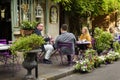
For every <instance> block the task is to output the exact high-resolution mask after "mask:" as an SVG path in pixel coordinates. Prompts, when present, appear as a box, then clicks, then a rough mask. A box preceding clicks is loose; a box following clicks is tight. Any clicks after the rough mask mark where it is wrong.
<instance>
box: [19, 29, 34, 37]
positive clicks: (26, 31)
mask: <svg viewBox="0 0 120 80" xmlns="http://www.w3.org/2000/svg"><path fill="white" fill-rule="evenodd" d="M33 31H34V30H23V29H21V30H20V34H21V35H22V36H26V35H30V34H32V33H33Z"/></svg>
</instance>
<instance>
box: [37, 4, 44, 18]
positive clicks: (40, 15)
mask: <svg viewBox="0 0 120 80" xmlns="http://www.w3.org/2000/svg"><path fill="white" fill-rule="evenodd" d="M42 13H43V9H42V7H41V6H40V5H39V4H38V5H37V7H36V18H41V17H42Z"/></svg>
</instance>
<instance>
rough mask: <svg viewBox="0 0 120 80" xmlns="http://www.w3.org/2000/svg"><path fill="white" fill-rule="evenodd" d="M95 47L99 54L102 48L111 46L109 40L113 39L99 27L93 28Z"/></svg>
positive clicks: (105, 48) (106, 48)
mask: <svg viewBox="0 0 120 80" xmlns="http://www.w3.org/2000/svg"><path fill="white" fill-rule="evenodd" d="M94 38H95V48H96V50H97V52H98V53H99V54H100V53H101V52H102V51H104V50H108V49H109V48H110V47H111V41H113V36H112V35H111V34H110V33H109V32H107V31H103V30H102V29H100V28H95V34H94Z"/></svg>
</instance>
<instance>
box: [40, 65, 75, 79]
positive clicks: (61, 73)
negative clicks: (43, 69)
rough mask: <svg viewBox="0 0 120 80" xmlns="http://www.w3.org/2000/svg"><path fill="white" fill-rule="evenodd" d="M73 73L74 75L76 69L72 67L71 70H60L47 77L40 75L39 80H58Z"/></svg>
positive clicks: (46, 75)
mask: <svg viewBox="0 0 120 80" xmlns="http://www.w3.org/2000/svg"><path fill="white" fill-rule="evenodd" d="M73 73H74V68H73V67H72V68H71V67H70V68H65V69H60V70H58V71H57V72H53V73H49V74H45V75H39V78H38V80H57V79H60V78H62V77H65V76H68V75H70V74H73Z"/></svg>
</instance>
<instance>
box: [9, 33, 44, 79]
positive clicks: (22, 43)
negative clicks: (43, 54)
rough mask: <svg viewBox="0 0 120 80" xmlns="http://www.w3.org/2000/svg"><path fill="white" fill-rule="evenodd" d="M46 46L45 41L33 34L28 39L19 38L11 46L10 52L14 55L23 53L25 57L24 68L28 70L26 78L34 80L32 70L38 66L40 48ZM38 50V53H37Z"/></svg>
mask: <svg viewBox="0 0 120 80" xmlns="http://www.w3.org/2000/svg"><path fill="white" fill-rule="evenodd" d="M42 44H44V39H43V38H42V37H40V36H38V35H36V34H31V35H29V36H26V37H24V36H23V37H20V38H18V39H17V40H16V41H15V42H13V44H12V45H11V46H10V51H11V52H12V54H13V55H17V51H22V52H23V55H24V61H23V63H22V64H23V67H24V68H25V69H27V75H26V77H25V78H33V76H32V75H31V70H32V69H33V68H35V67H36V66H37V62H36V60H35V59H36V56H37V52H38V51H40V50H39V49H38V48H39V47H40V46H41V45H42ZM36 49H38V51H37V52H36Z"/></svg>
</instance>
